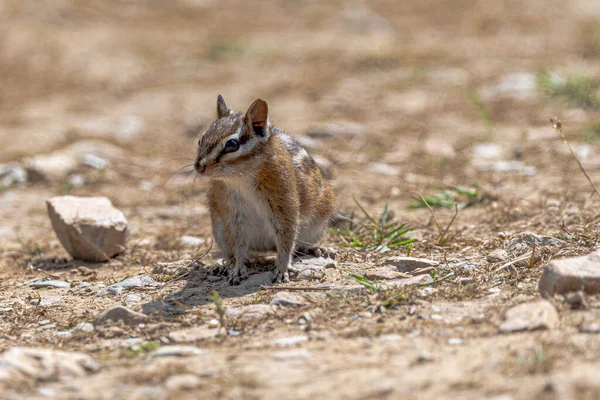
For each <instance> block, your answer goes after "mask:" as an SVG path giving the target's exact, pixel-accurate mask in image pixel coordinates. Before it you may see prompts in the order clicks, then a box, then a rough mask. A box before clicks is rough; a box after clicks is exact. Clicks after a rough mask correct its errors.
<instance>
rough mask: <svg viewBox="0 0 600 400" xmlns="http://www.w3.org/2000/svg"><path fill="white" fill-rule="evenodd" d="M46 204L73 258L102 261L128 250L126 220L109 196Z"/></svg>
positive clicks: (68, 198)
mask: <svg viewBox="0 0 600 400" xmlns="http://www.w3.org/2000/svg"><path fill="white" fill-rule="evenodd" d="M46 205H47V207H48V215H49V216H50V219H51V220H52V227H53V228H54V231H55V232H56V235H57V236H58V239H59V240H60V242H61V244H62V245H63V247H64V248H65V250H67V252H69V254H71V255H72V256H73V258H76V259H80V260H84V261H89V262H103V261H108V260H109V259H110V258H111V257H114V256H116V255H118V254H120V253H122V252H123V251H125V246H126V241H127V220H126V219H125V216H124V215H123V213H122V212H121V211H120V210H118V209H116V208H114V207H113V205H112V203H111V202H110V200H109V199H107V198H106V197H74V196H59V197H53V198H51V199H49V200H47V201H46Z"/></svg>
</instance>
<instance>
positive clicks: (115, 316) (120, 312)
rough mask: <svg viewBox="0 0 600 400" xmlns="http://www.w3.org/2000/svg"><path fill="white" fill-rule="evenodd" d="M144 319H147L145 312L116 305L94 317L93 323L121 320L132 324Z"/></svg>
mask: <svg viewBox="0 0 600 400" xmlns="http://www.w3.org/2000/svg"><path fill="white" fill-rule="evenodd" d="M146 319H148V316H147V315H146V314H142V313H139V312H136V311H133V310H130V309H129V308H127V307H123V306H117V307H114V308H110V309H108V310H106V311H104V312H103V313H102V314H100V315H99V316H98V317H96V319H95V320H94V325H96V326H97V325H102V324H105V323H107V322H108V321H113V322H116V321H123V322H124V323H125V324H130V325H132V324H138V323H140V322H143V321H145V320H146Z"/></svg>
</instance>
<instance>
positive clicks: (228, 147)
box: [225, 139, 240, 153]
mask: <svg viewBox="0 0 600 400" xmlns="http://www.w3.org/2000/svg"><path fill="white" fill-rule="evenodd" d="M239 148H240V142H238V141H237V140H236V139H229V140H228V141H227V143H225V151H226V152H227V153H232V152H234V151H237V149H239Z"/></svg>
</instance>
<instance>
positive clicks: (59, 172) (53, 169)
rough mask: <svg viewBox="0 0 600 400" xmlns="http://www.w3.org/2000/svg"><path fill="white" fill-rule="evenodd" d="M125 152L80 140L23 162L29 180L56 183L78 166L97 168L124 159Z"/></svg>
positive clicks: (105, 145) (102, 144)
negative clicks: (89, 165)
mask: <svg viewBox="0 0 600 400" xmlns="http://www.w3.org/2000/svg"><path fill="white" fill-rule="evenodd" d="M124 155H125V151H124V150H123V149H122V148H120V147H118V146H115V145H113V144H111V143H108V142H104V141H101V140H81V141H78V142H75V143H73V144H72V145H70V146H68V147H65V148H63V149H60V150H57V151H55V152H53V153H50V154H38V155H35V156H33V157H29V158H27V159H25V160H24V165H25V169H26V171H27V174H28V177H29V180H30V181H32V182H36V181H51V182H56V181H60V180H62V179H64V178H66V177H67V176H68V175H69V174H70V173H72V172H74V171H75V170H76V169H77V167H78V166H79V165H80V164H84V165H85V163H88V164H91V166H93V167H95V168H97V167H99V166H100V167H101V166H104V167H106V166H107V165H108V164H107V163H108V162H111V161H118V160H121V159H123V158H124Z"/></svg>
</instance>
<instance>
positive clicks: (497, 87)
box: [481, 72, 536, 98]
mask: <svg viewBox="0 0 600 400" xmlns="http://www.w3.org/2000/svg"><path fill="white" fill-rule="evenodd" d="M535 90H536V77H535V75H534V74H532V73H529V72H522V73H516V74H511V75H507V76H504V77H503V78H502V79H501V80H500V81H499V82H496V83H495V84H493V85H490V86H488V87H486V88H484V89H483V90H481V95H482V96H483V97H485V98H495V97H500V96H514V97H519V98H521V97H528V96H531V95H533V94H535Z"/></svg>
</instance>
